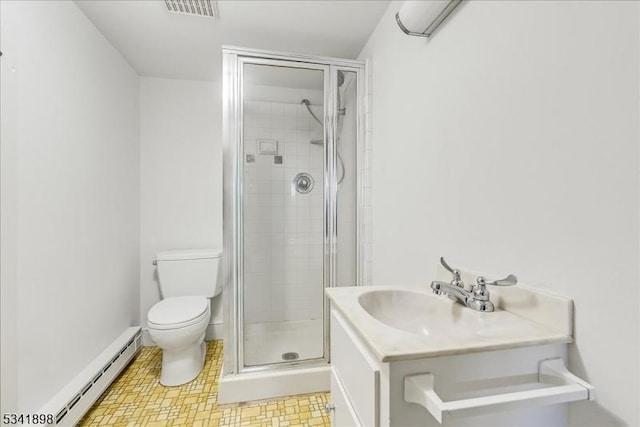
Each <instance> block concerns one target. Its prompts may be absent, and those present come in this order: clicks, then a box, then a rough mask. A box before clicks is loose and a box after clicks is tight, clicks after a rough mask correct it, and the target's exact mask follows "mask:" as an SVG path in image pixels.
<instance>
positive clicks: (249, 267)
mask: <svg viewBox="0 0 640 427" xmlns="http://www.w3.org/2000/svg"><path fill="white" fill-rule="evenodd" d="M312 108H313V110H314V113H315V114H316V115H317V116H318V118H319V119H320V120H322V119H323V107H322V106H320V105H316V106H313V107H312ZM244 118H245V121H244V156H243V162H244V182H243V191H244V204H243V208H244V210H243V213H244V310H245V316H244V317H245V322H246V323H262V322H278V321H296V320H310V319H321V318H322V314H323V312H322V311H323V301H324V298H323V284H322V277H323V274H322V273H323V272H322V261H323V229H322V215H323V151H324V147H323V146H322V145H313V144H311V140H312V139H321V138H322V136H323V135H322V128H321V126H320V125H319V124H318V123H316V122H315V120H313V119H312V118H311V117H310V116H309V113H308V112H307V110H306V108H305V106H304V105H301V104H298V103H296V104H293V103H283V102H262V101H248V102H245V104H244ZM261 139H266V140H277V144H278V146H277V154H261V153H260V152H259V150H258V141H259V140H261ZM300 172H308V173H310V174H311V176H312V177H313V179H314V180H315V186H314V188H313V190H312V191H311V192H310V193H308V194H300V193H298V192H296V191H295V188H294V187H293V185H292V182H293V179H294V177H295V176H296V175H297V174H298V173H300Z"/></svg>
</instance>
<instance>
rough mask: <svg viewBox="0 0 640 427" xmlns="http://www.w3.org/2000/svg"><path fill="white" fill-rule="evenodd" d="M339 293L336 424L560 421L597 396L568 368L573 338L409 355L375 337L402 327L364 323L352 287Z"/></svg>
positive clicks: (509, 425) (334, 320)
mask: <svg viewBox="0 0 640 427" xmlns="http://www.w3.org/2000/svg"><path fill="white" fill-rule="evenodd" d="M332 292H333V294H332V293H330V292H328V294H329V295H330V299H331V301H332V308H331V365H332V368H331V369H332V378H331V400H332V403H331V417H332V425H333V426H335V427H347V426H362V427H388V426H393V427H397V426H407V427H415V426H426V427H431V426H433V427H436V426H441V425H443V426H451V427H453V426H456V427H458V426H470V427H471V426H473V427H479V426H491V427H499V426H504V427H513V426H518V427H540V426H545V427H555V426H557V427H561V426H566V425H567V405H566V403H567V402H571V401H576V400H587V399H593V398H594V394H593V388H592V387H591V386H590V385H589V384H587V383H585V382H584V381H582V380H580V379H579V378H577V377H575V376H573V375H572V374H570V373H569V372H568V371H567V370H566V369H565V368H564V366H565V363H566V358H567V344H568V342H571V340H572V339H571V337H570V336H569V337H565V338H566V339H564V340H562V339H555V338H554V339H550V340H548V341H546V342H545V341H544V340H541V343H540V344H539V345H536V344H534V345H532V344H530V343H527V344H524V345H523V344H520V345H518V344H517V343H516V344H514V345H513V346H505V345H496V346H495V348H492V347H491V345H488V346H485V348H482V349H478V348H472V349H458V350H453V351H442V354H438V353H437V352H436V353H433V352H432V353H431V354H430V353H428V352H427V353H425V354H424V355H423V354H418V353H415V352H413V353H411V352H407V354H403V351H402V349H401V348H396V347H398V345H396V346H395V347H394V346H390V347H386V349H384V350H381V349H382V346H380V347H376V346H375V345H372V343H373V344H376V343H377V341H376V340H384V339H385V338H384V336H385V335H387V336H388V335H390V334H393V333H396V332H395V331H394V330H393V329H389V328H388V327H387V326H386V325H383V324H382V323H378V325H376V324H375V322H376V321H375V319H373V322H374V323H370V324H368V326H365V327H362V328H361V326H362V323H363V322H369V320H371V319H367V318H366V316H365V315H364V314H362V313H360V312H358V311H357V310H355V309H354V310H351V308H350V307H349V306H348V304H344V300H340V293H341V292H342V293H344V294H345V295H346V294H348V293H349V292H351V291H348V290H340V291H332ZM354 292H355V291H354ZM359 292H363V291H362V290H361V291H359ZM352 308H353V307H352ZM465 309H466V308H465ZM345 312H346V313H345ZM372 325H373V327H371V326H372ZM376 327H377V329H376ZM367 328H368V329H367ZM397 333H398V334H401V338H404V339H405V340H407V339H410V338H411V336H412V335H410V334H406V333H404V332H402V331H397ZM380 342H382V341H380ZM398 342H402V340H399V341H398ZM487 342H488V343H491V342H492V341H491V339H488V340H487ZM408 344H409V345H411V343H408ZM414 344H415V343H414ZM505 347H506V348H505ZM395 350H397V351H396V352H395V353H394V351H395ZM385 352H387V353H388V354H387V353H385Z"/></svg>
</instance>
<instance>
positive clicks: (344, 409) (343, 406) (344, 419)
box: [331, 369, 360, 427]
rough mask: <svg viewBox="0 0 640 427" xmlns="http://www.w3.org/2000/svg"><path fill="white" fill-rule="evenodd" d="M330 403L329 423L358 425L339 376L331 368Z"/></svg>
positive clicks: (348, 426)
mask: <svg viewBox="0 0 640 427" xmlns="http://www.w3.org/2000/svg"><path fill="white" fill-rule="evenodd" d="M331 403H332V404H333V413H332V415H331V425H332V426H333V427H360V423H359V422H358V418H357V416H356V414H355V412H353V407H352V406H351V402H349V398H348V397H347V396H346V394H345V391H344V387H343V386H342V383H341V382H340V378H338V376H337V374H336V371H335V370H333V369H331Z"/></svg>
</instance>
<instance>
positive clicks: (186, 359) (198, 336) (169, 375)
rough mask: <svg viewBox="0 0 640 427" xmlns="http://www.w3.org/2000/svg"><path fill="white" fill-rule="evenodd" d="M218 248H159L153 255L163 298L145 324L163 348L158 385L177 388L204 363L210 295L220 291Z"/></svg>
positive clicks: (187, 380)
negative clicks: (162, 249) (179, 249)
mask: <svg viewBox="0 0 640 427" xmlns="http://www.w3.org/2000/svg"><path fill="white" fill-rule="evenodd" d="M221 259H222V252H221V251H217V250H184V251H171V252H159V253H158V254H157V255H156V264H157V266H158V279H159V282H160V292H161V295H162V298H163V299H162V300H161V301H160V302H158V303H157V304H156V305H154V306H153V307H151V310H149V313H148V314H147V326H148V327H149V335H150V336H151V339H152V340H153V342H155V343H156V344H157V345H158V347H160V348H161V349H162V370H161V372H160V384H162V385H165V386H176V385H181V384H185V383H188V382H189V381H191V380H193V379H194V378H195V377H197V376H198V374H199V373H200V371H201V370H202V366H203V365H204V357H205V353H206V349H207V346H206V343H205V341H204V335H205V331H206V329H207V325H208V324H209V318H210V317H211V303H210V299H211V298H213V297H214V296H216V295H218V294H219V293H220V292H221V291H222V280H221V278H220V275H221V268H220V261H221Z"/></svg>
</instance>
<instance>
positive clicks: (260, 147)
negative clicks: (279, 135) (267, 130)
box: [256, 139, 278, 155]
mask: <svg viewBox="0 0 640 427" xmlns="http://www.w3.org/2000/svg"><path fill="white" fill-rule="evenodd" d="M256 151H257V153H258V154H269V155H275V154H278V140H277V139H258V141H257V147H256Z"/></svg>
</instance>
